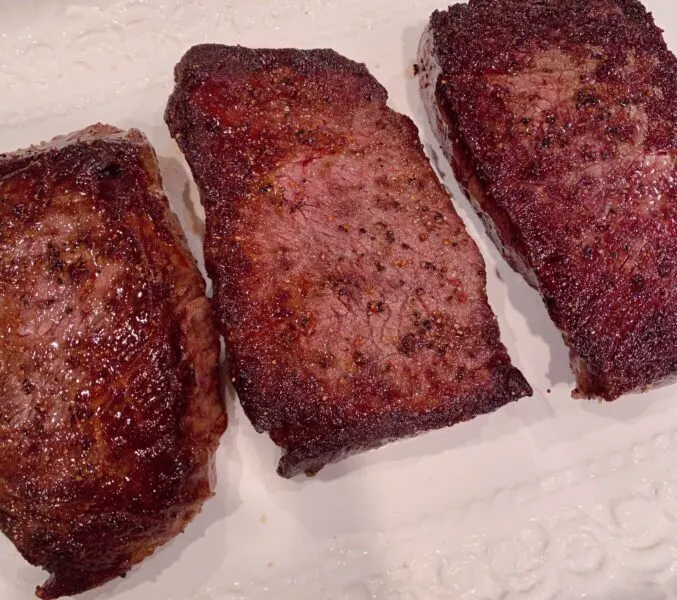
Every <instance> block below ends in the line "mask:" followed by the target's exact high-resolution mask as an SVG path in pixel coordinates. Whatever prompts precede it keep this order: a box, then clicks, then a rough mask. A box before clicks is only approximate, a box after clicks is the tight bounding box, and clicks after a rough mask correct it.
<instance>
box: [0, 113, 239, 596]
mask: <svg viewBox="0 0 677 600" xmlns="http://www.w3.org/2000/svg"><path fill="white" fill-rule="evenodd" d="M0 219H1V220H2V228H1V229H0V390H1V395H0V529H2V531H3V532H4V533H5V534H7V536H9V538H10V539H11V540H12V541H13V542H14V544H15V545H16V547H17V548H18V549H19V551H20V552H21V553H22V554H23V556H24V557H25V558H26V559H27V560H28V561H30V562H31V563H33V564H34V565H39V566H41V567H43V568H44V569H46V570H47V571H49V572H50V573H51V577H50V579H49V581H47V583H46V584H45V585H44V586H42V587H40V588H38V591H37V594H38V596H40V597H41V598H46V599H50V598H57V597H59V596H64V595H68V596H70V595H72V594H76V593H79V592H83V591H85V590H87V589H90V588H92V587H95V586H98V585H101V584H102V583H104V582H106V581H108V580H109V579H112V578H114V577H118V576H121V575H124V574H125V573H126V572H127V571H128V570H129V569H130V567H131V566H132V565H134V564H135V563H138V562H140V561H141V560H143V559H144V558H145V557H146V556H148V555H149V554H151V553H152V552H153V550H154V549H155V548H156V546H158V545H160V544H163V543H165V542H166V541H168V540H169V539H170V538H172V537H173V536H174V535H176V534H177V533H179V532H181V531H182V530H183V528H184V527H185V526H186V524H187V523H188V521H190V519H191V518H192V517H193V515H195V514H196V513H197V512H199V510H200V507H201V505H202V503H203V501H204V500H205V499H206V498H208V497H210V496H211V495H212V488H213V484H214V473H213V465H212V456H213V453H214V451H215V449H216V446H217V444H218V440H219V436H220V434H221V433H222V432H223V430H224V429H225V426H226V417H225V414H224V411H223V406H222V403H221V398H220V391H219V385H218V374H217V365H218V354H219V344H218V337H217V333H216V331H215V329H214V326H213V321H212V312H211V308H210V306H209V304H208V301H207V299H206V298H205V295H204V292H205V286H204V281H203V279H202V277H201V276H200V274H199V272H198V270H197V268H196V265H195V261H194V259H193V257H192V256H191V255H190V253H189V252H188V250H187V248H186V246H185V244H184V239H183V234H182V232H181V229H180V226H179V224H178V221H177V220H176V218H175V216H174V215H173V214H172V213H171V212H170V209H169V204H168V202H167V199H166V198H165V196H164V194H163V192H162V184H161V181H160V174H159V171H158V166H157V162H156V159H155V154H154V152H153V150H152V148H151V146H150V145H149V143H148V141H147V140H146V139H145V137H144V136H143V135H142V134H141V133H139V132H138V131H135V130H131V131H129V132H122V131H120V130H118V129H115V128H113V127H110V126H106V125H95V126H93V127H90V128H88V129H85V130H83V131H79V132H76V133H73V134H71V135H69V136H67V137H61V138H56V139H54V140H53V141H52V142H51V143H49V144H44V145H41V146H36V147H32V148H30V149H28V150H24V151H19V152H15V153H12V154H4V155H0Z"/></svg>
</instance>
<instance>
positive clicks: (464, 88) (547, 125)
mask: <svg viewBox="0 0 677 600" xmlns="http://www.w3.org/2000/svg"><path fill="white" fill-rule="evenodd" d="M419 69H420V70H422V74H421V78H420V84H421V90H422V95H423V99H424V102H425V105H426V108H427V111H428V114H429V117H430V120H431V122H432V125H433V129H434V130H435V132H436V134H437V137H438V139H439V141H440V143H441V145H442V147H443V149H444V151H445V153H446V155H447V157H448V158H449V160H450V161H451V163H452V165H453V167H454V170H455V173H456V176H457V178H458V179H459V181H460V183H461V184H462V186H463V187H464V188H465V190H466V192H467V194H468V195H469V196H470V198H471V199H472V200H473V202H474V204H475V207H476V208H477V210H478V211H479V213H480V214H481V216H482V217H483V218H484V221H485V223H486V226H487V229H488V230H489V233H490V234H491V235H492V236H493V238H494V239H495V241H496V243H497V244H498V246H499V247H500V248H501V249H502V250H503V253H504V255H505V257H506V259H507V260H508V262H509V263H510V264H511V265H512V266H513V267H514V268H515V269H516V270H518V271H519V272H521V273H522V274H523V275H524V276H525V277H526V279H527V280H528V281H529V282H530V283H531V284H532V285H533V286H534V287H536V288H537V289H538V290H540V292H541V294H542V295H543V298H544V300H545V303H546V305H547V308H548V311H549V313H550V316H551V318H552V319H553V321H554V323H555V324H556V325H557V327H558V328H559V329H560V330H561V331H562V333H563V336H564V339H565V341H566V343H567V344H568V346H569V348H570V356H571V365H572V368H573V369H574V371H575V373H576V377H577V390H576V391H575V395H577V396H582V397H599V398H604V399H606V400H613V399H614V398H616V397H618V396H619V395H621V394H623V393H625V392H629V391H631V390H643V389H646V388H648V387H649V386H651V385H653V384H655V383H657V382H659V381H661V380H664V379H665V378H669V377H671V376H673V375H674V374H675V372H676V371H677V202H675V200H676V199H677V172H676V167H675V157H676V156H677V102H676V98H677V61H676V59H675V57H674V56H673V55H672V54H671V53H670V51H669V50H668V49H667V48H666V45H665V43H664V41H663V39H662V37H661V32H660V30H659V29H658V28H657V27H656V26H655V25H654V23H653V20H652V18H651V15H650V14H648V13H647V12H646V10H645V9H644V8H643V7H642V5H641V4H640V3H639V2H638V1H637V0H520V1H517V0H470V3H469V4H467V5H455V6H452V7H450V8H449V10H447V11H445V12H435V13H434V14H433V15H432V18H431V20H430V24H429V27H428V29H427V30H426V32H425V33H424V35H423V38H422V40H421V45H420V49H419Z"/></svg>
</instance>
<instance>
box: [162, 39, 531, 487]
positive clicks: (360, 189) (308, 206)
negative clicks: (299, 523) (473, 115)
mask: <svg viewBox="0 0 677 600" xmlns="http://www.w3.org/2000/svg"><path fill="white" fill-rule="evenodd" d="M386 98H387V94H386V92H385V90H384V89H383V88H382V87H381V86H380V85H379V84H378V83H377V82H376V80H375V79H374V78H373V77H372V76H371V75H370V74H369V73H368V71H367V70H366V68H365V67H364V66H363V65H359V64H356V63H354V62H352V61H350V60H348V59H346V58H343V57H342V56H339V55H338V54H336V53H335V52H333V51H330V50H311V51H300V50H249V49H245V48H239V47H238V48H235V47H226V46H217V45H203V46H197V47H195V48H192V49H191V50H189V51H188V53H187V54H186V55H185V56H184V58H183V59H182V60H181V62H180V64H179V65H178V66H177V69H176V88H175V91H174V94H173V95H172V97H171V98H170V100H169V105H168V108H167V113H166V120H167V123H168V124H169V128H170V131H171V133H172V135H173V136H174V137H175V138H176V140H177V142H178V144H179V146H180V147H181V149H182V150H183V152H184V153H185V155H186V158H187V159H188V163H189V164H190V166H191V168H192V170H193V174H194V175H195V178H196V180H197V183H198V186H199V188H200V192H201V197H202V201H203V203H204V206H205V210H206V215H207V233H206V240H205V259H206V263H207V270H208V272H209V274H210V275H211V277H212V279H213V280H214V298H215V307H216V314H217V319H218V325H219V327H220V328H221V331H222V332H223V334H224V336H225V338H226V346H227V349H228V354H229V359H230V368H231V374H232V380H233V382H234V384H235V387H236V389H237V391H238V393H239V396H240V400H241V402H242V406H243V408H244V410H245V412H246V413H247V415H248V417H249V418H250V419H251V421H252V423H253V424H254V427H255V428H256V429H257V430H258V431H261V432H263V431H267V432H269V433H270V436H271V438H272V439H273V441H274V442H275V443H276V444H278V445H279V446H281V447H282V448H283V456H282V459H281V461H280V464H279V468H278V472H279V473H280V474H281V475H282V476H285V477H290V476H292V475H294V474H297V473H300V472H303V471H305V472H306V473H308V474H312V473H315V472H317V471H318V470H319V469H321V468H322V467H323V466H324V465H325V464H327V463H328V462H331V461H335V460H338V459H340V458H342V457H344V456H345V455H347V454H349V453H352V452H356V451H359V450H364V449H367V448H372V447H376V446H379V445H381V444H383V443H385V442H387V441H390V440H394V439H397V438H401V437H404V436H410V435H413V434H416V433H419V432H422V431H425V430H428V429H433V428H438V427H443V426H445V425H451V424H453V423H456V422H458V421H463V420H466V419H470V418H472V417H474V416H475V415H478V414H480V413H485V412H488V411H491V410H494V409H496V408H498V407H499V406H501V405H503V404H505V403H507V402H510V401H512V400H516V399H518V398H520V397H522V396H524V395H527V394H530V393H531V390H530V388H529V386H528V384H527V383H526V382H525V380H524V378H523V377H522V375H521V374H520V373H519V371H517V370H516V369H515V368H514V367H512V366H511V364H510V359H509V357H508V354H507V352H506V350H505V348H504V347H503V345H502V344H501V342H500V340H499V330H498V326H497V323H496V318H495V317H494V315H493V313H492V312H491V309H490V308H489V305H488V303H487V298H486V293H485V271H484V264H483V262H482V258H481V256H480V254H479V252H478V249H477V247H476V246H475V244H474V243H473V241H472V240H471V239H470V237H469V236H468V234H467V233H466V232H465V229H464V227H463V224H462V222H461V221H460V219H459V218H458V216H457V215H456V213H455V212H454V211H453V209H452V207H451V204H450V202H449V197H448V196H447V194H446V193H445V191H444V189H443V188H442V186H441V185H440V183H439V182H438V180H437V179H436V177H435V175H434V173H433V171H432V169H431V167H430V164H429V163H428V161H427V159H426V158H425V156H424V154H423V151H422V148H421V144H420V143H419V140H418V135H417V130H416V127H415V126H414V124H413V123H412V122H411V121H410V120H409V119H408V118H406V117H404V116H402V115H399V114H397V113H395V112H393V111H391V110H389V109H388V108H387V107H386Z"/></svg>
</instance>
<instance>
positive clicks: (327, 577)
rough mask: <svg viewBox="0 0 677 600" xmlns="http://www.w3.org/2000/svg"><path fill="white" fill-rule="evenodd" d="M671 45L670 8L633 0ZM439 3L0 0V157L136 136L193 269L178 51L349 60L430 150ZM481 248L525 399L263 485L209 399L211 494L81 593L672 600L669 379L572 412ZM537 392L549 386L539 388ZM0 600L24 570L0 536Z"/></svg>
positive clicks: (528, 294)
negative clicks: (218, 426)
mask: <svg viewBox="0 0 677 600" xmlns="http://www.w3.org/2000/svg"><path fill="white" fill-rule="evenodd" d="M645 3H646V5H647V6H648V7H649V9H650V10H652V11H653V13H654V16H655V18H656V21H657V23H658V24H659V25H660V26H662V27H663V28H664V29H665V30H666V37H667V40H668V43H669V45H670V46H671V48H672V49H673V50H676V49H677V4H675V3H674V0H645ZM444 7H445V2H444V0H397V1H396V0H201V1H198V0H190V1H189V0H183V1H182V0H118V1H111V2H107V1H105V0H80V2H78V3H75V2H66V1H64V0H21V1H18V0H0V151H9V150H13V149H15V148H18V147H21V146H26V145H28V144H30V143H33V142H37V141H40V140H43V139H47V138H50V137H52V136H53V135H56V134H59V133H65V132H68V131H71V130H73V129H76V128H80V127H82V126H85V125H88V124H90V123H92V122H96V121H104V122H110V123H112V124H115V125H119V126H122V127H130V126H134V127H138V128H140V129H142V130H143V131H144V132H146V133H147V135H148V136H149V137H150V139H151V141H152V142H153V143H154V145H155V148H156V149H157V152H158V155H159V156H160V161H161V166H162V169H163V175H164V178H165V187H166V190H167V193H168V195H169V197H170V199H171V201H172V203H173V206H174V209H175V211H176V212H177V213H178V214H179V216H180V218H181V221H182V223H183V226H184V228H185V230H186V232H187V234H188V236H189V240H190V245H191V248H192V250H193V251H194V252H195V254H196V256H198V257H201V242H200V232H201V219H202V211H201V209H200V207H199V202H198V198H197V194H196V191H195V187H194V185H193V184H192V182H191V181H190V178H189V176H188V172H187V168H186V165H185V163H184V161H183V159H182V157H181V155H180V153H179V152H178V150H177V148H176V147H175V145H174V143H173V142H172V141H171V140H170V138H169V135H168V133H167V130H166V128H165V125H164V123H163V120H162V113H163V110H164V106H165V102H166V99H167V96H168V94H169V92H170V89H171V87H172V68H173V65H174V63H175V62H176V61H178V59H179V58H180V56H181V55H182V53H183V52H184V51H185V50H186V49H187V48H188V47H189V46H190V45H192V44H194V43H198V42H204V41H215V42H223V43H230V44H234V43H240V44H244V45H250V46H297V47H333V48H335V49H336V50H338V51H339V52H341V53H343V54H345V55H346V56H348V57H350V58H353V59H356V60H359V61H363V62H366V63H367V65H368V66H369V68H370V70H371V71H372V72H373V73H374V75H375V76H376V77H377V78H378V79H379V80H380V81H381V82H382V83H383V84H384V85H385V86H386V87H387V88H388V90H389V92H390V98H391V105H392V106H393V107H395V108H396V109H398V110H400V111H402V112H405V113H407V114H410V115H411V116H413V117H414V119H415V120H416V122H417V124H418V125H419V127H420V129H421V135H422V136H423V138H424V141H425V143H426V149H427V150H428V151H429V153H430V154H431V155H432V154H433V153H434V152H437V145H436V143H435V142H434V140H433V138H432V135H431V133H430V131H429V129H428V126H427V123H426V120H425V118H424V116H423V111H422V107H421V103H420V101H419V98H418V95H417V89H416V84H415V82H414V81H413V79H412V77H411V74H410V66H411V63H412V62H413V60H414V56H415V51H416V45H417V42H418V38H419V35H420V33H421V31H422V29H423V26H424V23H425V21H426V20H427V18H428V16H429V14H430V13H431V12H432V10H434V9H435V8H444ZM440 168H441V170H442V173H443V175H444V177H445V182H446V183H447V185H448V186H449V189H450V190H451V192H452V193H453V194H454V196H455V205H456V207H457V209H458V211H459V212H460V213H461V214H462V216H463V217H464V219H465V220H466V223H467V224H468V228H469V230H470V232H471V234H472V235H473V237H474V238H475V239H476V240H477V241H478V242H479V244H480V247H481V249H482V252H483V254H484V257H485V259H486V261H487V269H488V272H489V298H490V301H491V303H492V305H493V307H494V309H495V311H496V312H497V314H498V316H499V321H500V325H501V331H502V336H503V340H504V341H505V343H506V345H507V346H508V349H509V350H510V353H511V355H512V357H513V360H514V362H515V364H516V365H517V366H518V367H519V368H521V369H522V371H523V372H524V374H525V376H526V377H527V379H528V380H529V381H530V383H531V384H532V385H533V387H534V390H535V394H534V397H533V398H531V399H525V400H522V401H521V402H519V403H517V404H513V405H510V406H508V407H505V408H504V409H502V410H500V411H498V412H496V413H494V414H492V415H488V416H484V417H480V418H478V419H476V420H474V421H472V422H470V423H466V424H463V425H458V426H456V427H453V428H450V429H446V430H443V431H438V432H435V433H431V434H428V435H425V436H422V437H419V438H417V439H414V440H409V441H405V442H400V443H397V444H393V445H390V446H388V447H386V448H383V449H381V450H378V451H373V452H370V453H368V454H364V455H361V456H357V457H353V458H350V459H348V460H346V461H344V462H342V463H339V464H336V465H332V466H330V467H327V468H326V469H325V470H324V471H322V473H321V474H320V475H319V476H318V477H316V478H315V479H314V480H304V479H299V480H293V481H285V480H282V479H280V478H279V477H278V476H277V475H276V474H275V465H276V459H277V457H278V455H277V451H276V449H275V448H274V447H273V445H272V443H271V442H270V441H269V440H268V439H267V438H266V437H264V436H259V435H257V434H255V433H254V432H253V430H252V428H251V426H250V425H249V423H248V422H247V421H246V419H245V418H244V416H243V414H242V412H241V410H240V408H239V407H238V406H237V405H236V404H235V402H234V399H233V394H232V393H229V410H230V417H231V424H230V428H229V430H228V432H227V433H226V435H225V436H224V438H223V443H222V445H221V449H220V451H219V458H218V473H219V485H218V489H217V495H216V497H215V498H214V499H213V500H212V501H210V502H209V503H208V504H207V505H206V507H205V510H204V512H203V513H202V514H201V515H200V516H199V517H198V518H197V519H196V520H195V521H194V522H193V523H192V524H191V525H190V526H189V527H188V529H187V531H186V533H185V534H183V535H182V536H180V537H179V538H178V539H176V540H175V541H174V542H172V543H171V544H170V545H169V546H167V547H165V548H163V549H162V550H160V551H159V552H157V553H156V554H155V555H154V556H153V557H152V558H150V559H149V560H147V561H146V562H145V563H143V564H142V565H141V566H140V567H138V568H136V569H134V570H133V571H132V573H130V574H129V576H128V577H127V578H126V579H124V580H119V581H116V582H112V583H110V584H108V585H107V586H105V587H104V588H102V589H101V590H99V591H95V592H90V593H88V594H85V595H83V596H81V598H82V600H92V599H94V598H101V599H107V598H115V599H116V600H236V599H237V600H258V599H260V598H261V599H268V598H270V599H275V600H319V599H325V598H326V599H327V600H369V599H377V600H436V599H440V598H450V599H454V600H470V599H473V600H499V599H500V600H555V599H558V600H565V599H567V600H568V599H575V598H589V599H593V600H597V599H599V600H602V599H603V600H664V599H675V598H677V386H673V387H668V388H665V389H661V390H657V391H653V392H651V393H648V394H645V395H642V396H638V395H635V396H627V397H624V398H622V399H620V400H618V401H617V402H615V403H613V404H608V405H599V404H597V403H593V402H580V401H574V400H572V399H571V398H570V396H569V390H570V389H571V388H572V387H573V378H572V376H571V374H570V373H569V370H568V368H567V356H566V351H565V348H564V345H563V343H562V341H561V339H560V336H559V334H558V333H557V332H556V331H555V329H554V327H553V325H552V324H551V323H550V321H549V320H548V318H547V315H546V312H545V309H544V308H543V306H542V303H541V301H540V299H539V298H538V296H537V295H536V293H535V292H534V291H532V290H531V289H529V288H528V286H527V285H526V283H524V282H523V281H522V280H521V278H520V277H518V276H517V275H515V274H514V273H512V272H511V271H510V269H509V268H508V267H507V265H506V264H505V263H504V262H503V261H502V260H501V259H500V257H499V255H498V253H497V251H496V249H495V248H494V247H493V246H492V245H491V244H490V243H489V241H488V240H487V238H486V236H485V235H484V232H483V230H482V228H481V226H480V224H479V221H478V219H477V218H475V216H474V215H473V214H472V213H471V211H470V209H469V206H468V204H467V203H466V201H465V200H464V199H463V198H462V196H461V194H460V193H459V190H458V187H457V185H456V184H455V182H454V181H453V178H452V177H451V175H450V171H449V169H448V166H447V165H446V163H444V161H443V160H441V161H440ZM548 390H550V392H548ZM0 565H1V566H0V599H2V600H24V599H26V600H27V599H29V598H31V597H32V592H33V589H34V587H35V585H36V584H38V583H41V582H42V581H43V580H44V573H42V572H41V571H40V570H39V569H35V568H33V567H31V566H29V565H28V564H27V563H25V562H24V561H23V560H22V559H21V557H20V556H19V554H18V553H17V552H16V551H15V550H14V548H13V547H12V545H11V544H10V543H9V542H8V541H7V540H6V539H4V538H2V539H0Z"/></svg>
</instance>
